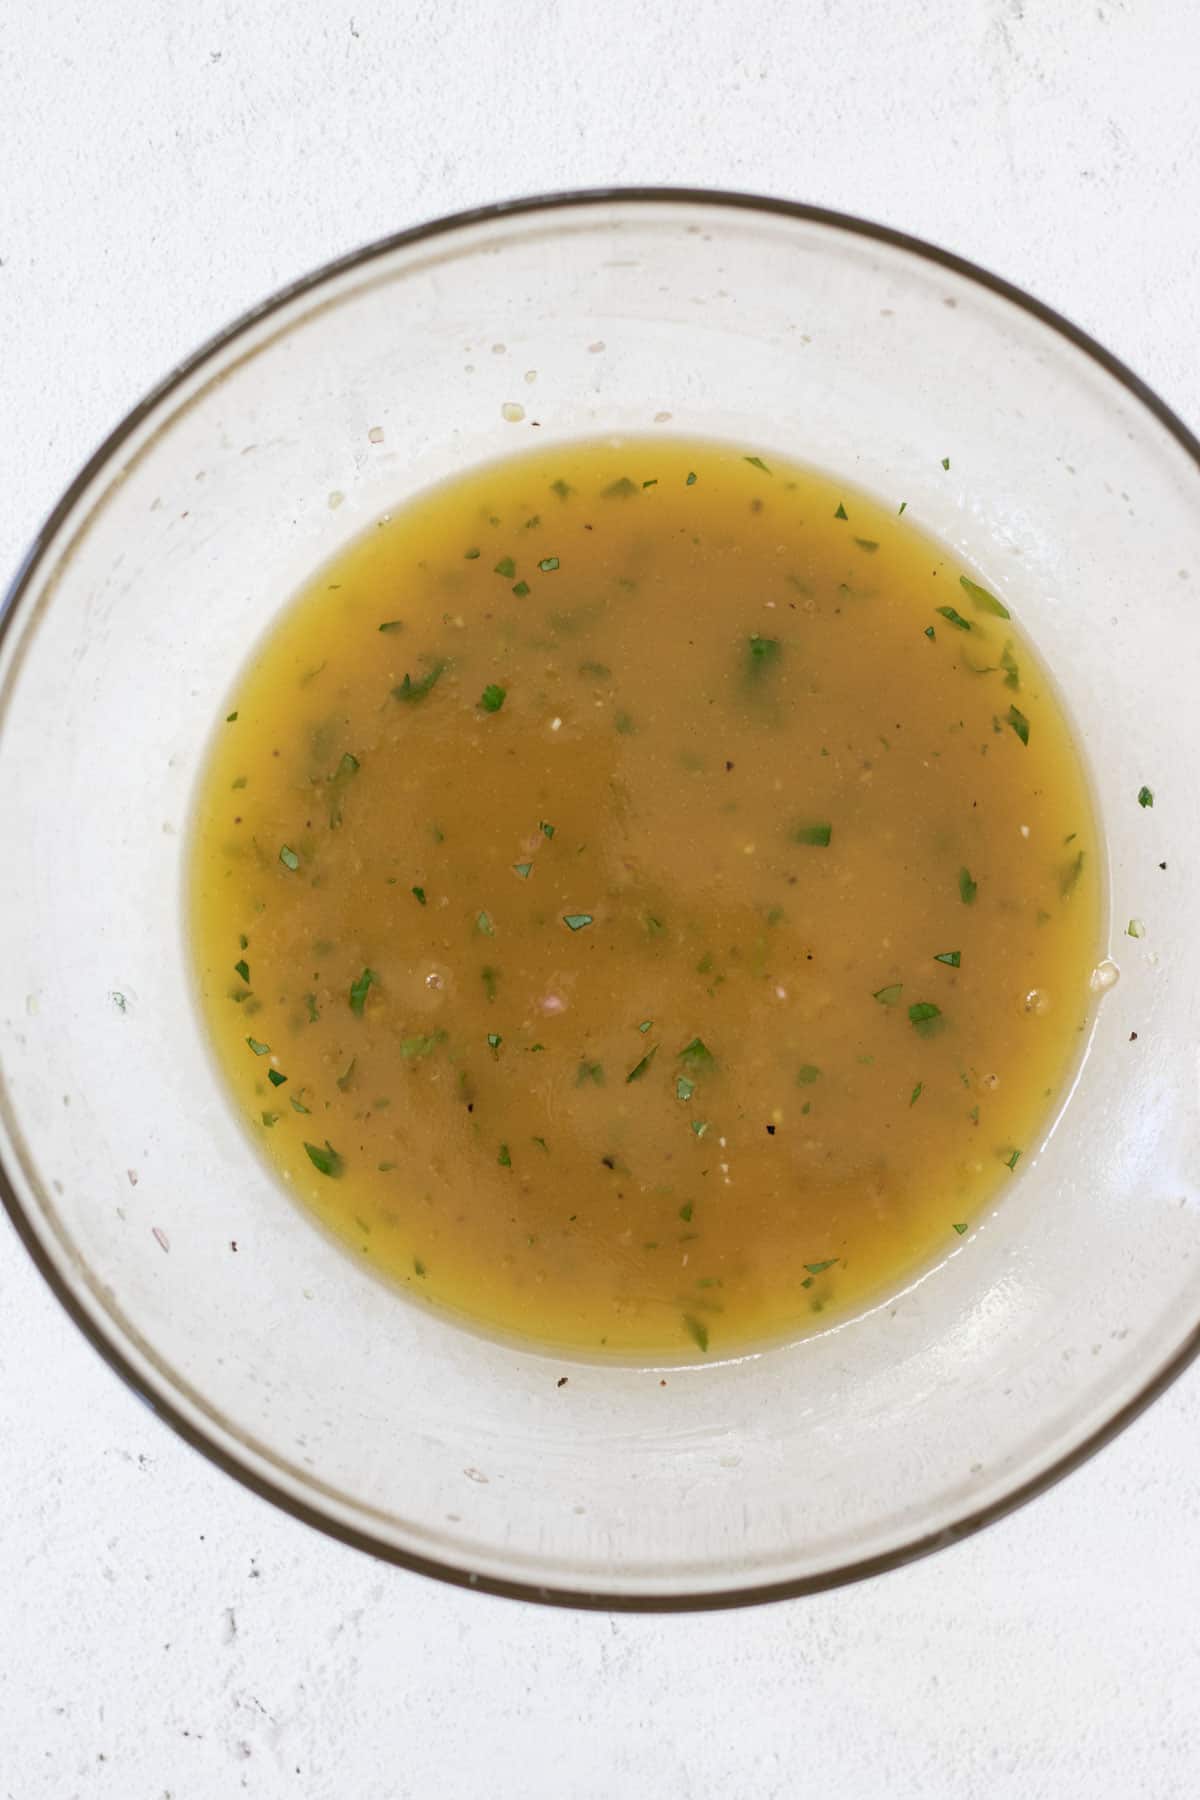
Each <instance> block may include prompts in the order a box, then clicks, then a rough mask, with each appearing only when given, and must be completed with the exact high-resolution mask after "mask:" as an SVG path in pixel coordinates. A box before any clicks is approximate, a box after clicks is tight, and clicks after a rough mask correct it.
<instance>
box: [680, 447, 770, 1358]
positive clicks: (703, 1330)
mask: <svg viewBox="0 0 1200 1800" xmlns="http://www.w3.org/2000/svg"><path fill="white" fill-rule="evenodd" d="M753 460H754V459H753V458H751V457H749V456H748V457H747V458H746V461H747V462H751V461H753ZM683 1325H684V1330H685V1331H686V1332H687V1334H688V1336H689V1337H690V1338H691V1340H692V1342H693V1343H694V1344H697V1345H698V1346H699V1348H700V1349H701V1350H707V1349H708V1326H707V1325H706V1324H705V1323H704V1321H703V1319H697V1318H694V1317H693V1315H692V1314H691V1313H684V1315H683Z"/></svg>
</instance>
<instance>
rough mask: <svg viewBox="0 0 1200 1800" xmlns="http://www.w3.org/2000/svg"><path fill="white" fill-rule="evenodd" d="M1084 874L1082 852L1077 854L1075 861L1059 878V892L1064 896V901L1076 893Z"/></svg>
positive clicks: (1068, 865) (1069, 864) (1070, 863)
mask: <svg viewBox="0 0 1200 1800" xmlns="http://www.w3.org/2000/svg"><path fill="white" fill-rule="evenodd" d="M1082 874H1083V851H1082V850H1080V851H1079V852H1078V853H1077V854H1076V856H1075V859H1074V861H1073V862H1069V863H1068V864H1067V866H1066V868H1065V869H1064V870H1063V872H1062V874H1061V875H1060V876H1059V878H1058V891H1059V893H1060V894H1061V895H1062V897H1063V899H1064V900H1065V899H1066V898H1067V895H1068V894H1073V893H1074V892H1075V888H1076V886H1077V885H1078V882H1079V877H1080V876H1081V875H1082Z"/></svg>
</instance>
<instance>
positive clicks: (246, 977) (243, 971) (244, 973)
mask: <svg viewBox="0 0 1200 1800" xmlns="http://www.w3.org/2000/svg"><path fill="white" fill-rule="evenodd" d="M233 967H234V972H235V973H236V974H238V975H240V976H241V978H242V980H243V981H244V982H245V983H246V986H247V987H249V985H250V964H249V963H248V962H247V961H246V960H245V958H244V957H243V959H242V961H241V962H235V963H234V965H233Z"/></svg>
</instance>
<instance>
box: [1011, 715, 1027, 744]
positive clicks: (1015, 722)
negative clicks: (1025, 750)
mask: <svg viewBox="0 0 1200 1800" xmlns="http://www.w3.org/2000/svg"><path fill="white" fill-rule="evenodd" d="M1006 717H1007V721H1008V723H1009V724H1010V725H1011V726H1012V728H1013V730H1014V731H1015V732H1016V734H1017V736H1018V737H1019V738H1020V740H1021V742H1022V743H1023V744H1028V742H1029V720H1028V719H1027V718H1026V717H1025V714H1024V713H1023V712H1019V711H1018V710H1017V708H1016V707H1015V706H1010V707H1009V709H1008V713H1007V715H1006Z"/></svg>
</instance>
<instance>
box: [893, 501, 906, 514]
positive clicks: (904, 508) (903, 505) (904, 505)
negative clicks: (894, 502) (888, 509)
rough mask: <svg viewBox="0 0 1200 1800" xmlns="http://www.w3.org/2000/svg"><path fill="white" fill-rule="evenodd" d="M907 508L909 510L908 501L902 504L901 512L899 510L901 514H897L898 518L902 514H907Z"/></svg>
mask: <svg viewBox="0 0 1200 1800" xmlns="http://www.w3.org/2000/svg"><path fill="white" fill-rule="evenodd" d="M907 508H908V501H907V500H902V501H901V502H900V510H899V512H897V514H896V517H897V518H899V517H900V515H901V513H903V512H905V511H906V510H907Z"/></svg>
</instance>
